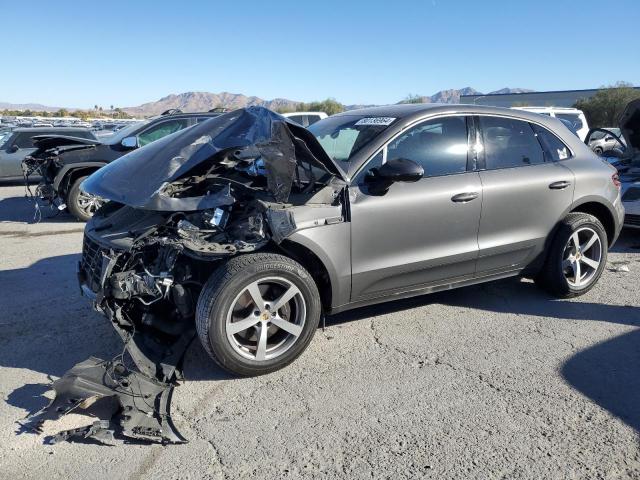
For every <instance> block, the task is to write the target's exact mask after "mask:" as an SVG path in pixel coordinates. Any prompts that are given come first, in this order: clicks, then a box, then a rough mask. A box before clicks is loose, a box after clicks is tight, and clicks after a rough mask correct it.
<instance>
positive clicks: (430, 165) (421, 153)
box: [387, 117, 468, 177]
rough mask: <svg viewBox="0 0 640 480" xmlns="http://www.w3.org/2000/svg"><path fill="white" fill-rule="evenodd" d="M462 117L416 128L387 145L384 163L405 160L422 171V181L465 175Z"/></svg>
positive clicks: (441, 119)
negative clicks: (417, 164)
mask: <svg viewBox="0 0 640 480" xmlns="http://www.w3.org/2000/svg"><path fill="white" fill-rule="evenodd" d="M467 151H468V142H467V122H466V118H465V117H444V118H438V119H435V120H429V121H427V122H424V123H421V124H419V125H416V126H415V127H412V128H410V129H409V130H407V131H406V132H405V133H403V134H402V135H400V136H399V137H398V138H396V139H395V140H393V141H392V142H391V143H390V144H389V145H387V160H394V159H397V158H406V159H408V160H413V161H414V162H417V163H419V164H420V165H422V168H424V175H425V177H437V176H440V175H451V174H455V173H463V172H466V171H467Z"/></svg>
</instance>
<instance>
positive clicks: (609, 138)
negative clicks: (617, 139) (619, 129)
mask: <svg viewBox="0 0 640 480" xmlns="http://www.w3.org/2000/svg"><path fill="white" fill-rule="evenodd" d="M612 140H613V137H611V136H607V137H604V141H605V142H610V141H612Z"/></svg>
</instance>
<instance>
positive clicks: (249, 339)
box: [196, 253, 321, 376]
mask: <svg viewBox="0 0 640 480" xmlns="http://www.w3.org/2000/svg"><path fill="white" fill-rule="evenodd" d="M289 295H290V296H291V298H290V299H287V297H288V296H289ZM259 304H260V305H259ZM320 314H321V303H320V294H319V293H318V288H317V286H316V284H315V282H314V280H313V278H312V277H311V275H310V274H309V272H307V271H306V270H305V269H304V267H303V266H302V265H300V264H299V263H298V262H296V261H294V260H292V259H290V258H288V257H285V256H283V255H278V254H273V253H252V254H247V255H241V256H237V257H233V258H231V259H230V260H228V261H227V262H225V263H224V264H222V265H221V266H220V267H219V268H218V269H217V270H216V271H215V272H214V273H213V274H212V275H211V277H210V278H209V280H207V282H206V283H205V285H204V288H203V289H202V292H201V293H200V298H199V299H198V305H197V309H196V329H197V331H198V336H199V337H200V341H201V343H202V345H203V347H204V349H205V350H206V352H207V353H208V354H209V356H210V357H211V358H212V359H213V360H214V361H215V362H216V363H217V364H218V365H220V366H221V367H222V368H224V369H225V370H227V371H229V372H231V373H233V374H236V375H241V376H254V375H263V374H265V373H270V372H273V371H275V370H279V369H281V368H284V367H285V366H287V365H288V364H290V363H291V362H293V361H294V360H295V359H296V358H297V357H298V356H300V354H302V352H303V351H304V350H305V349H306V348H307V346H308V345H309V343H310V342H311V339H312V338H313V335H314V334H315V331H316V329H317V328H318V322H319V321H320Z"/></svg>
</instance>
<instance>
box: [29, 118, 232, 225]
mask: <svg viewBox="0 0 640 480" xmlns="http://www.w3.org/2000/svg"><path fill="white" fill-rule="evenodd" d="M218 115H220V112H218V111H210V112H201V113H183V112H181V111H180V110H167V111H166V112H164V113H163V114H162V115H159V116H157V117H154V118H150V119H147V120H143V121H140V122H134V123H132V124H131V125H128V126H126V127H125V128H122V129H121V130H118V131H117V132H115V133H114V134H113V135H111V136H108V137H104V138H100V139H99V140H96V139H95V138H92V139H81V138H73V139H72V138H68V137H67V138H65V137H61V136H57V135H43V136H39V137H37V138H36V139H35V142H34V143H35V146H36V147H37V150H35V151H34V152H33V153H32V154H31V155H29V156H28V157H27V158H25V160H24V161H23V165H22V168H23V170H24V174H25V177H27V180H28V178H29V177H30V176H32V175H40V176H41V177H42V180H41V182H40V184H39V185H38V188H37V190H36V194H37V195H38V197H40V199H42V200H44V201H45V202H48V203H50V204H53V205H55V206H57V207H58V208H59V209H61V210H62V209H64V208H66V209H67V210H68V211H69V212H70V213H71V214H72V215H74V216H75V217H76V218H78V219H79V220H81V221H86V220H88V219H89V218H91V216H92V215H93V213H94V212H95V211H96V210H97V209H98V208H99V207H100V206H101V205H102V203H103V202H102V200H101V199H100V198H98V197H95V196H93V195H89V194H87V193H85V192H83V191H82V189H81V188H80V184H81V183H82V182H83V181H84V179H85V178H87V177H88V176H89V175H91V174H92V173H93V172H95V171H96V170H98V169H99V168H101V167H103V166H105V165H107V164H108V163H110V162H113V161H114V160H116V159H118V158H120V157H121V156H123V155H125V154H126V153H129V152H131V151H132V150H135V149H136V148H139V147H143V146H145V145H148V144H149V143H151V142H154V141H155V140H158V139H160V138H162V137H165V136H167V135H169V134H171V133H174V132H177V131H179V130H182V129H184V128H187V127H190V126H192V125H195V124H197V123H200V122H203V121H205V120H208V119H210V118H213V117H216V116H218Z"/></svg>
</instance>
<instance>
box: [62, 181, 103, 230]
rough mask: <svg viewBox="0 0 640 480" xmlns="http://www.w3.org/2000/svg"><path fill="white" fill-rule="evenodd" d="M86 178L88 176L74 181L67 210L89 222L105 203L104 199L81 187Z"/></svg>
mask: <svg viewBox="0 0 640 480" xmlns="http://www.w3.org/2000/svg"><path fill="white" fill-rule="evenodd" d="M86 178H87V176H84V177H80V178H78V179H76V181H75V182H73V185H71V188H70V189H69V194H68V195H67V199H66V204H67V210H69V213H71V215H73V216H74V217H76V218H77V219H78V220H80V221H81V222H87V221H88V220H89V219H90V218H91V217H93V214H94V213H95V212H96V210H98V209H99V208H100V207H101V206H102V205H103V204H104V200H102V199H101V198H100V197H96V196H95V195H90V194H88V193H87V192H85V191H83V190H82V189H81V188H80V184H81V183H82V182H83V181H84V180H85V179H86Z"/></svg>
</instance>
